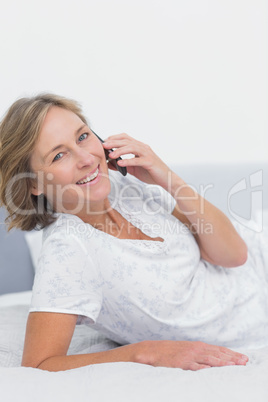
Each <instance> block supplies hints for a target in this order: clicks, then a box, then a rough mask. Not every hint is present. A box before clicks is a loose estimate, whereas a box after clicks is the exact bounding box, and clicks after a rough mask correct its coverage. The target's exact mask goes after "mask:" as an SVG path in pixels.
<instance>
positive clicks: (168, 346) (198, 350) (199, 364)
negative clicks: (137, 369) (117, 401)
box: [137, 341, 249, 371]
mask: <svg viewBox="0 0 268 402" xmlns="http://www.w3.org/2000/svg"><path fill="white" fill-rule="evenodd" d="M139 346H140V354H138V357H137V360H138V362H139V363H143V364H150V365H152V366H162V367H163V366H164V367H177V368H181V369H183V370H194V371H196V370H200V369H203V368H209V367H222V366H231V365H243V366H245V365H246V363H247V362H248V360H249V359H248V357H247V356H245V355H243V354H241V353H238V352H234V351H232V350H230V349H228V348H225V347H221V346H215V345H209V344H207V343H204V342H195V341H144V342H140V343H139Z"/></svg>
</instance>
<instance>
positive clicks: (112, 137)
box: [104, 133, 133, 142]
mask: <svg viewBox="0 0 268 402" xmlns="http://www.w3.org/2000/svg"><path fill="white" fill-rule="evenodd" d="M126 138H128V139H133V138H132V137H130V135H128V134H126V133H120V134H115V135H110V136H109V137H107V138H106V139H105V140H104V142H106V141H110V140H123V139H126Z"/></svg>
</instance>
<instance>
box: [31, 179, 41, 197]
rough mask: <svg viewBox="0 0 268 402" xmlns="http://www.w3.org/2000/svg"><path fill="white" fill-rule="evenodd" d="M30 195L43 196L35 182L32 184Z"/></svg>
mask: <svg viewBox="0 0 268 402" xmlns="http://www.w3.org/2000/svg"><path fill="white" fill-rule="evenodd" d="M31 193H32V194H33V195H36V196H38V195H41V194H43V191H42V190H40V189H39V188H38V185H37V183H36V182H35V181H34V182H32V187H31Z"/></svg>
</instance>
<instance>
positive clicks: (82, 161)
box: [76, 148, 94, 169]
mask: <svg viewBox="0 0 268 402" xmlns="http://www.w3.org/2000/svg"><path fill="white" fill-rule="evenodd" d="M76 158H77V167H78V168H79V169H81V168H83V167H85V166H90V165H92V164H93V163H94V156H93V155H92V154H90V153H89V152H88V150H86V149H81V148H79V149H78V151H77V153H76Z"/></svg>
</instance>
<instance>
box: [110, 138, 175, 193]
mask: <svg viewBox="0 0 268 402" xmlns="http://www.w3.org/2000/svg"><path fill="white" fill-rule="evenodd" d="M103 147H104V148H105V149H111V148H116V149H115V150H114V151H113V152H111V153H110V154H109V156H110V157H111V158H112V159H117V158H119V156H122V155H127V154H134V157H133V158H130V159H122V160H120V161H118V165H119V166H124V167H126V168H127V171H128V172H129V173H130V174H132V175H133V176H135V177H137V178H138V179H139V180H141V181H143V182H144V183H148V184H158V185H160V186H162V187H163V188H165V189H167V187H168V179H169V173H170V174H174V173H173V172H172V171H171V169H169V167H168V166H167V165H166V164H165V163H164V162H163V161H162V160H161V159H160V158H159V157H158V156H157V155H156V154H155V153H154V151H153V150H152V149H151V148H150V147H149V145H146V144H144V143H142V142H140V141H137V140H135V139H134V138H132V137H130V136H129V135H127V134H125V133H122V134H118V135H112V136H110V137H108V138H107V139H106V140H105V142H104V143H103ZM109 168H111V169H113V170H115V169H114V167H113V166H111V164H110V165H109Z"/></svg>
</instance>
